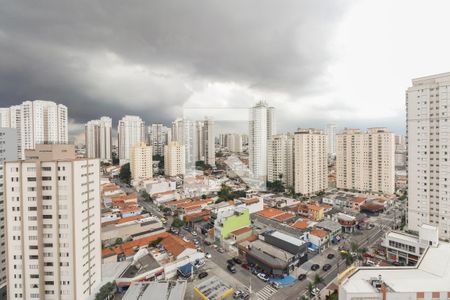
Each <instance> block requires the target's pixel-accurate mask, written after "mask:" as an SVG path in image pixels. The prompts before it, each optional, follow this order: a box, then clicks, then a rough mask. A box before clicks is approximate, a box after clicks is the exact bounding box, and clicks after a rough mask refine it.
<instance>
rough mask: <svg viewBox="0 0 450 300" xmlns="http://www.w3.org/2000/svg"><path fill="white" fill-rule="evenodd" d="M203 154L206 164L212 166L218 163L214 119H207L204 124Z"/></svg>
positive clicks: (202, 137)
mask: <svg viewBox="0 0 450 300" xmlns="http://www.w3.org/2000/svg"><path fill="white" fill-rule="evenodd" d="M201 139H202V143H201V145H202V147H203V149H202V151H201V152H202V154H203V157H204V162H205V164H208V165H210V166H215V165H216V143H215V136H214V121H213V120H210V119H206V120H205V121H203V126H202V135H201Z"/></svg>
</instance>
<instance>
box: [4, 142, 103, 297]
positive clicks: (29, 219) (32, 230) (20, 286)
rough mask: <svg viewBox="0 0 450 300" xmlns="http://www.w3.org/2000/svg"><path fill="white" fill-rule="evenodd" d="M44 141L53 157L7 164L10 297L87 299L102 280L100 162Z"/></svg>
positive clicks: (6, 214)
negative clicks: (55, 148)
mask: <svg viewBox="0 0 450 300" xmlns="http://www.w3.org/2000/svg"><path fill="white" fill-rule="evenodd" d="M44 146H45V147H46V149H47V150H46V151H40V150H42V149H40V145H37V146H36V150H37V152H36V153H39V152H41V153H46V155H50V156H51V157H53V159H50V160H46V159H43V158H44V157H43V156H42V157H40V156H39V155H38V157H36V158H35V159H28V160H22V161H9V162H5V164H4V193H5V199H7V201H5V216H6V229H5V231H6V238H7V242H6V249H7V250H6V255H7V278H8V297H9V298H10V299H70V300H75V299H88V298H89V297H92V296H93V295H94V294H95V292H96V289H97V288H98V286H99V284H100V283H101V238H100V174H99V173H100V163H99V160H98V159H76V158H75V156H74V155H73V153H70V152H61V151H60V152H58V153H57V154H55V153H54V154H51V153H50V154H49V151H50V152H51V151H52V149H51V146H50V148H48V147H49V145H44ZM55 147H57V146H55Z"/></svg>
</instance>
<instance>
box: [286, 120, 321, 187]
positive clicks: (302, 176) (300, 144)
mask: <svg viewBox="0 0 450 300" xmlns="http://www.w3.org/2000/svg"><path fill="white" fill-rule="evenodd" d="M326 188H328V155H327V135H326V134H325V133H324V132H323V131H322V130H320V129H314V128H306V129H298V130H297V131H296V132H295V133H294V191H295V192H296V193H301V194H303V195H311V194H314V193H317V192H320V191H324V190H325V189H326Z"/></svg>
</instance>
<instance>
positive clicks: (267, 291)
mask: <svg viewBox="0 0 450 300" xmlns="http://www.w3.org/2000/svg"><path fill="white" fill-rule="evenodd" d="M276 292H277V289H275V288H274V287H272V286H271V285H266V286H265V287H263V288H262V289H261V290H259V291H258V292H257V293H256V299H258V300H268V299H270V298H271V297H272V296H273V295H275V293H276Z"/></svg>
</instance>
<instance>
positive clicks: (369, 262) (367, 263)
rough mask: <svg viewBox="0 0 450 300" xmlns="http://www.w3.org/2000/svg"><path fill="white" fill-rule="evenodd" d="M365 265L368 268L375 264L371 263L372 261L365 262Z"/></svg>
mask: <svg viewBox="0 0 450 300" xmlns="http://www.w3.org/2000/svg"><path fill="white" fill-rule="evenodd" d="M365 265H366V266H369V267H373V266H375V265H376V263H375V262H373V261H371V260H367V261H366V263H365Z"/></svg>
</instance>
